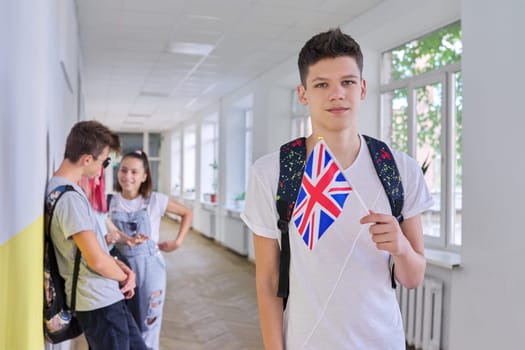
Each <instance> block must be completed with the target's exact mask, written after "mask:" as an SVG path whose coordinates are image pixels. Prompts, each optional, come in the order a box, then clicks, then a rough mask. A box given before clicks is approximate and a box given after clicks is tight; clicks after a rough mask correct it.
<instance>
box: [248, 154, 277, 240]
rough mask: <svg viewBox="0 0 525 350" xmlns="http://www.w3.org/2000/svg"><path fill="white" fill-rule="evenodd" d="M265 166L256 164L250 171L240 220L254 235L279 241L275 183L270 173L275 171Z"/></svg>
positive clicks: (273, 168)
mask: <svg viewBox="0 0 525 350" xmlns="http://www.w3.org/2000/svg"><path fill="white" fill-rule="evenodd" d="M266 163H267V162H266ZM267 165H268V164H261V163H258V162H256V163H255V164H254V165H253V166H252V168H251V169H250V177H249V179H248V188H247V191H246V202H245V206H244V211H243V212H242V213H241V218H242V220H243V221H244V223H245V224H246V225H247V226H248V227H249V228H250V230H251V231H253V232H254V233H255V234H256V235H258V236H262V237H267V238H272V239H278V240H280V237H281V232H280V231H279V229H278V228H277V220H278V218H279V216H278V214H277V209H276V207H275V195H276V192H277V181H272V171H276V169H275V167H272V166H267ZM273 175H274V176H275V174H273ZM273 182H275V184H274V183H273Z"/></svg>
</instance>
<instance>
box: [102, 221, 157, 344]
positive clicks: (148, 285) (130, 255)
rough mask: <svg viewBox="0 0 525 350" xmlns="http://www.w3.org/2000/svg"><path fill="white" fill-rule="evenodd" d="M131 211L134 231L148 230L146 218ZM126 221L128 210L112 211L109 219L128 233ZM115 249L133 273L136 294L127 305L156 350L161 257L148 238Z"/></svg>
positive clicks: (148, 342) (147, 342)
mask: <svg viewBox="0 0 525 350" xmlns="http://www.w3.org/2000/svg"><path fill="white" fill-rule="evenodd" d="M137 213H138V214H139V215H137ZM144 213H145V211H144ZM133 214H135V215H133V218H132V220H133V223H134V224H135V225H136V226H138V228H137V227H134V228H135V230H133V231H135V232H140V233H148V232H150V231H149V218H147V217H144V215H141V213H140V211H139V212H135V213H133ZM146 218H147V219H148V220H147V221H146ZM129 220H130V213H119V212H117V213H112V221H113V222H114V223H115V225H116V226H117V227H118V228H119V229H120V230H122V231H123V232H125V233H126V234H128V235H131V234H132V233H131V232H129V229H128V228H127V226H128V225H127V223H129ZM133 233H134V232H133ZM117 249H118V250H119V251H120V252H121V253H122V254H123V255H124V256H125V257H126V258H127V259H128V261H129V264H130V267H131V269H132V270H133V272H135V275H136V284H137V288H136V290H135V296H134V297H133V298H132V299H130V300H128V308H129V310H130V312H131V314H132V315H133V318H134V319H135V321H136V322H137V326H138V327H139V330H140V331H141V333H142V338H143V339H144V342H145V343H146V346H147V347H148V348H149V349H153V350H158V349H159V338H160V329H161V324H162V310H163V307H164V299H165V292H166V263H165V262H164V258H163V256H162V254H161V253H160V250H159V248H158V247H157V244H156V242H154V241H153V240H147V241H145V242H144V243H142V244H140V245H137V246H134V247H128V246H127V245H125V244H118V245H117Z"/></svg>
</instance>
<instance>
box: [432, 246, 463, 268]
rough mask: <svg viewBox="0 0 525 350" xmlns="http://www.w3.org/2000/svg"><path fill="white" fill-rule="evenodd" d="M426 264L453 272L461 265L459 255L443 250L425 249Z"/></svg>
mask: <svg viewBox="0 0 525 350" xmlns="http://www.w3.org/2000/svg"><path fill="white" fill-rule="evenodd" d="M425 258H426V260H427V263H428V264H431V265H434V266H438V267H441V268H444V269H447V270H453V269H455V268H458V267H459V266H460V265H461V255H459V254H458V253H453V252H447V251H443V250H435V249H425Z"/></svg>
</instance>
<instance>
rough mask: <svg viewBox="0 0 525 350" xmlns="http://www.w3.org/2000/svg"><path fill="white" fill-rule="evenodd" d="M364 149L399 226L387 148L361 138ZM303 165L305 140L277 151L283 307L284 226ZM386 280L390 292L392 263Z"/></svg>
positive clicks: (399, 194) (396, 183) (395, 179)
mask: <svg viewBox="0 0 525 350" xmlns="http://www.w3.org/2000/svg"><path fill="white" fill-rule="evenodd" d="M363 138H364V139H365V143H366V144H367V146H368V150H369V151H370V155H371V157H372V161H373V163H374V167H375V169H376V172H377V175H378V177H379V179H380V180H381V183H382V185H383V188H384V189H385V192H386V194H387V197H388V201H389V203H390V208H391V210H392V215H393V216H394V217H395V218H396V219H397V221H398V222H399V223H401V222H402V221H403V215H401V210H402V209H403V202H404V191H403V184H402V183H401V177H400V175H399V171H398V169H397V166H396V162H395V160H394V156H393V155H392V152H391V151H390V149H389V148H388V146H387V145H386V144H385V143H384V142H382V141H380V140H377V139H375V138H372V137H370V136H367V135H363ZM305 165H306V138H305V137H300V138H298V139H295V140H293V141H290V142H288V143H286V144H284V145H282V146H281V148H280V154H279V185H278V187H277V197H276V206H277V213H278V214H279V220H278V221H277V227H278V228H279V230H280V231H281V251H280V262H279V289H278V292H277V296H279V297H280V298H283V306H284V307H286V301H287V298H288V294H289V284H290V281H289V277H290V276H289V270H290V237H289V234H288V225H289V222H290V219H291V217H292V214H293V210H294V207H295V202H296V200H297V195H298V193H299V189H300V188H301V182H302V179H303V173H304V168H305ZM389 265H390V280H391V285H392V288H394V289H395V288H396V280H395V276H394V264H393V259H392V257H390V259H389Z"/></svg>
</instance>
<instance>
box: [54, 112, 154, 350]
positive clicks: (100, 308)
mask: <svg viewBox="0 0 525 350" xmlns="http://www.w3.org/2000/svg"><path fill="white" fill-rule="evenodd" d="M119 149H120V144H119V137H118V135H116V134H114V133H113V132H111V131H110V130H109V129H108V128H107V127H105V126H104V125H102V124H100V123H99V122H96V121H83V122H79V123H77V124H75V125H74V126H73V128H72V129H71V131H70V133H69V135H68V137H67V141H66V150H65V154H64V160H63V161H62V163H61V165H60V167H59V168H58V170H57V171H56V172H55V173H54V174H53V177H52V178H51V179H50V180H49V182H48V184H47V193H48V194H49V193H50V192H52V191H53V190H54V189H55V188H57V187H58V186H62V185H71V186H73V187H74V189H75V190H76V191H69V192H66V193H64V195H63V196H62V197H61V198H60V200H59V201H58V202H57V204H56V207H55V212H54V214H53V219H52V223H51V235H52V239H53V243H54V246H55V252H56V256H57V262H58V268H59V271H60V274H61V275H62V277H63V278H64V280H65V286H66V295H67V300H68V304H70V302H71V287H72V276H73V267H74V261H75V254H76V251H77V249H80V252H81V253H82V259H81V263H80V269H79V275H78V284H77V290H76V315H77V318H78V320H79V323H80V326H81V328H82V330H83V331H84V333H85V335H86V339H87V341H88V343H89V346H90V348H91V349H93V350H99V349H100V350H107V349H122V350H128V349H146V346H145V345H144V342H143V340H142V337H141V335H140V332H139V330H138V327H137V325H136V323H135V321H134V319H133V317H132V316H131V314H130V313H129V311H128V309H127V306H126V304H125V302H124V299H129V298H131V297H132V296H133V295H134V288H135V273H133V271H131V270H130V269H129V268H128V267H127V266H126V265H125V264H123V263H121V262H120V261H118V260H115V259H114V258H113V257H112V256H110V255H109V254H108V251H109V250H108V246H107V244H106V241H105V239H104V236H103V234H102V232H100V229H99V225H98V224H97V217H96V215H95V213H94V211H93V209H92V207H91V204H90V202H89V201H88V199H87V197H86V195H85V193H84V191H83V190H82V189H81V188H80V187H79V186H78V185H77V184H78V183H79V180H80V179H81V178H82V176H87V177H90V178H93V177H95V176H98V175H99V174H100V172H101V169H102V167H105V166H107V165H108V164H109V162H110V158H109V153H110V151H111V150H114V151H119Z"/></svg>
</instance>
